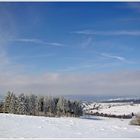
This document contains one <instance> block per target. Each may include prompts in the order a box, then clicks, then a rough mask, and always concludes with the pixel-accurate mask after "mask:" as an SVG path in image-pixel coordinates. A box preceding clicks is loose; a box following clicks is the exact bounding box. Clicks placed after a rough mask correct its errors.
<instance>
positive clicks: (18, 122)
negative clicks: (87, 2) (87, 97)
mask: <svg viewBox="0 0 140 140" xmlns="http://www.w3.org/2000/svg"><path fill="white" fill-rule="evenodd" d="M129 121H130V120H129V119H126V120H121V119H116V118H103V117H98V118H95V117H89V118H85V117H82V118H66V117H62V118H49V117H38V116H25V115H13V114H2V113H1V114H0V138H5V137H7V138H15V137H16V138H72V137H74V138H82V137H83V138H109V137H111V138H132V137H133V138H140V126H132V125H129Z"/></svg>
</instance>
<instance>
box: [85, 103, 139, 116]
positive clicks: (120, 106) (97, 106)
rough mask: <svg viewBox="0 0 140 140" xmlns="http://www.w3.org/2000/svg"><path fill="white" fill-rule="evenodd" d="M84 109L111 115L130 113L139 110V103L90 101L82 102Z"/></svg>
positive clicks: (135, 112)
mask: <svg viewBox="0 0 140 140" xmlns="http://www.w3.org/2000/svg"><path fill="white" fill-rule="evenodd" d="M83 105H84V110H86V112H89V113H95V112H98V113H103V114H111V115H131V114H132V113H134V114H137V113H139V112H140V104H133V103H132V102H125V103H124V102H122V103H120V102H119V103H91V104H83Z"/></svg>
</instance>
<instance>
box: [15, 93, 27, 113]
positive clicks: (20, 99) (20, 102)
mask: <svg viewBox="0 0 140 140" xmlns="http://www.w3.org/2000/svg"><path fill="white" fill-rule="evenodd" d="M25 101H26V98H25V95H24V94H23V93H22V94H20V95H19V96H18V107H17V113H18V114H27V109H26V105H25Z"/></svg>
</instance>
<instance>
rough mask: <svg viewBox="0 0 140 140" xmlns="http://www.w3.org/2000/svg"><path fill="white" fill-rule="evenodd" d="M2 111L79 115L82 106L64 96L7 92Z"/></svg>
mask: <svg viewBox="0 0 140 140" xmlns="http://www.w3.org/2000/svg"><path fill="white" fill-rule="evenodd" d="M1 110H2V112H3V113H12V114H22V115H34V116H47V117H61V116H67V117H79V116H81V115H82V113H83V112H82V107H81V104H80V102H78V101H70V100H67V99H65V98H64V97H51V96H36V95H33V94H31V95H25V94H23V93H22V94H20V95H18V96H16V95H15V94H14V93H13V92H8V94H7V96H6V97H5V100H4V102H3V104H2V105H1Z"/></svg>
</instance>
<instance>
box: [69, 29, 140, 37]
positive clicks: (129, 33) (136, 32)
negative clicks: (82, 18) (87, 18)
mask: <svg viewBox="0 0 140 140" xmlns="http://www.w3.org/2000/svg"><path fill="white" fill-rule="evenodd" d="M71 33H73V34H81V35H104V36H110V35H113V36H119V35H121V36H140V30H131V31H127V30H117V31H94V30H79V31H73V32H71Z"/></svg>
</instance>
